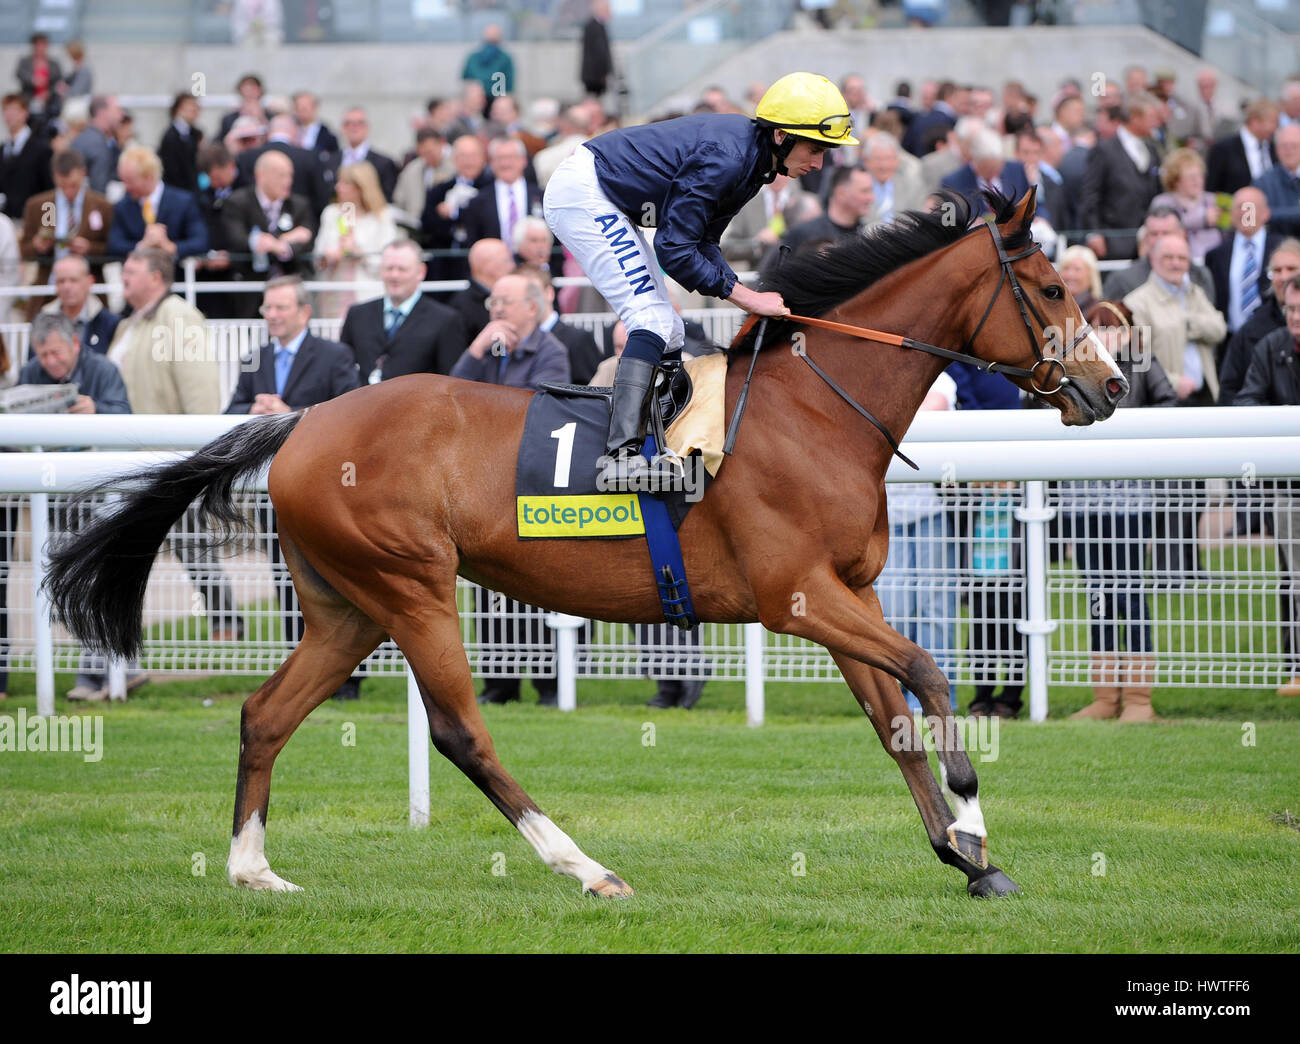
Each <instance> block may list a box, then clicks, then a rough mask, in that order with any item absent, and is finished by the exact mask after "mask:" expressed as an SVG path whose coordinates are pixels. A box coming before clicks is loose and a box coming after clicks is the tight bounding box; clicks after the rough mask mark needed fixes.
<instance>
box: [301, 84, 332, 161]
mask: <svg viewBox="0 0 1300 1044" xmlns="http://www.w3.org/2000/svg"><path fill="white" fill-rule="evenodd" d="M319 108H320V102H319V100H318V99H317V97H316V95H314V94H312V93H311V91H299V92H298V93H297V94H295V95H294V96H293V118H294V120H295V121H296V122H297V124H298V145H299V146H300V147H301V148H304V149H307V150H309V151H311V152H314V153H316V158H317V159H318V160H320V164H321V166H322V167H330V166H332V165H333V162H334V161H336V160H337V158H338V154H339V151H340V150H339V139H338V138H337V137H335V135H334V132H333V131H332V130H330V129H329V128H328V127H327V126H325V124H323V123H321V121H320V115H319Z"/></svg>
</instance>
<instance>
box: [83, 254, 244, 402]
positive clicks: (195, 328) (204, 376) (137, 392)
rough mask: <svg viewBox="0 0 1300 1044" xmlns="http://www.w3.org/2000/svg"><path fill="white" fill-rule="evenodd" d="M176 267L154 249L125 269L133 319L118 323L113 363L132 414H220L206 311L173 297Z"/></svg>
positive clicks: (111, 350)
mask: <svg viewBox="0 0 1300 1044" xmlns="http://www.w3.org/2000/svg"><path fill="white" fill-rule="evenodd" d="M174 272H175V266H174V264H173V262H172V259H171V257H170V256H169V255H167V254H166V253H164V252H163V251H162V250H158V249H155V248H153V247H145V248H141V249H139V250H134V251H132V252H131V254H130V256H128V257H127V259H126V261H125V262H124V263H123V265H122V296H123V297H124V298H126V302H127V304H129V305H130V306H131V309H132V313H131V315H130V316H129V317H128V318H126V319H123V320H122V322H121V323H119V324H118V327H117V333H116V335H115V336H114V337H113V343H112V345H111V346H110V347H109V349H108V357H109V359H110V360H111V361H112V362H114V363H115V364H117V367H118V368H119V369H120V370H121V371H122V379H123V380H124V381H125V382H126V392H127V395H128V396H130V399H131V412H132V413H220V412H221V407H222V402H221V385H220V379H219V372H218V371H219V364H218V362H217V360H216V357H215V356H214V354H213V353H212V352H211V351H209V348H208V340H207V332H206V330H205V328H204V320H203V313H202V312H200V311H199V310H198V309H197V308H195V307H194V306H193V305H190V304H188V303H186V302H185V300H184V299H182V298H180V297H177V296H175V295H174V294H173V293H172V290H171V288H172V279H173V276H174Z"/></svg>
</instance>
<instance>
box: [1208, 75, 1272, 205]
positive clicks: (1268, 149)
mask: <svg viewBox="0 0 1300 1044" xmlns="http://www.w3.org/2000/svg"><path fill="white" fill-rule="evenodd" d="M1277 119H1278V107H1277V103H1276V102H1274V101H1270V100H1269V99H1268V98H1261V99H1259V100H1258V101H1254V102H1251V103H1250V105H1248V106H1247V107H1246V122H1245V124H1244V125H1243V126H1242V127H1241V129H1240V130H1239V131H1237V133H1236V134H1229V135H1228V136H1227V137H1226V138H1220V139H1219V140H1218V141H1216V142H1215V143H1214V144H1213V145H1211V146H1210V154H1209V156H1208V157H1206V161H1205V191H1206V192H1236V191H1237V189H1239V188H1242V187H1244V186H1246V185H1249V184H1250V183H1251V182H1252V181H1254V180H1256V179H1257V178H1261V177H1263V176H1264V174H1265V172H1266V171H1268V169H1269V168H1270V167H1272V166H1273V163H1274V160H1275V158H1274V156H1273V140H1272V139H1273V134H1274V133H1275V132H1276V131H1277Z"/></svg>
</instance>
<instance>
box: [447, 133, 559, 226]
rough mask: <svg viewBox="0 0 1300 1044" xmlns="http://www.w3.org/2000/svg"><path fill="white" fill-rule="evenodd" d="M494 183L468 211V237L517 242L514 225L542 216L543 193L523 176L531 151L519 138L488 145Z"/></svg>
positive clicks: (465, 223) (494, 141) (497, 140)
mask: <svg viewBox="0 0 1300 1044" xmlns="http://www.w3.org/2000/svg"><path fill="white" fill-rule="evenodd" d="M488 164H489V165H490V167H491V169H492V183H491V184H490V185H489V186H488V187H487V188H485V189H483V191H482V192H480V193H479V194H478V195H477V196H475V197H474V199H473V200H471V201H470V203H469V205H468V206H467V207H466V208H465V212H464V214H463V215H462V218H463V221H464V225H465V238H466V240H467V241H468V243H469V245H470V246H473V245H474V244H475V243H477V242H478V241H479V240H480V239H500V240H502V241H503V242H506V243H512V242H514V233H515V225H516V224H518V223H519V221H520V220H522V219H523V218H525V217H528V216H529V215H530V214H531V215H533V216H534V217H541V214H542V190H541V189H539V188H538V187H537V185H536V184H535V183H534V182H531V181H528V180H527V179H526V178H525V177H524V168H525V167H526V166H527V165H528V151H527V149H526V148H525V147H524V143H523V142H522V141H519V140H518V139H516V138H504V137H503V138H493V139H492V141H491V142H490V143H489V144H488Z"/></svg>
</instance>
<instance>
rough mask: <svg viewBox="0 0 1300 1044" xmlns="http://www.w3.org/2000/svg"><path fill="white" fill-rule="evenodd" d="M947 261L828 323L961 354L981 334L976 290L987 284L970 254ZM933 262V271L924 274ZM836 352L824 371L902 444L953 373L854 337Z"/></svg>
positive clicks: (875, 290)
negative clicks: (938, 384) (940, 382)
mask: <svg viewBox="0 0 1300 1044" xmlns="http://www.w3.org/2000/svg"><path fill="white" fill-rule="evenodd" d="M943 253H944V255H945V256H943V257H942V259H939V263H937V264H935V263H933V262H934V261H936V258H935V257H933V256H931V257H930V258H922V259H921V260H920V261H918V262H913V263H912V264H910V265H907V266H905V267H904V268H901V269H899V270H898V271H896V272H891V273H890V274H889V275H888V276H886V277H885V278H883V279H881V280H880V281H879V282H877V283H875V284H874V285H872V286H871V287H869V288H868V289H867V290H866V291H864V292H863V293H861V294H859V295H858V296H857V297H854V298H852V299H851V300H849V301H846V302H845V303H844V304H842V305H840V306H838V307H837V308H835V309H833V310H832V311H831V312H830V313H828V315H827V318H828V319H833V320H835V321H836V322H842V323H848V324H849V325H851V326H859V327H866V328H868V329H871V330H879V331H881V332H883V333H896V334H902V335H903V336H905V337H910V338H912V339H913V340H915V341H923V342H925V343H927V344H932V345H935V346H937V347H939V348H949V349H952V350H954V351H961V350H962V349H963V347H964V345H965V343H966V339H967V337H968V336H969V333H970V330H971V329H972V328H973V325H972V324H973V322H974V319H973V318H972V308H978V307H982V305H981V304H980V303H979V302H978V301H977V298H978V297H979V294H978V293H977V290H976V288H977V287H978V285H979V283H980V281H981V279H982V276H981V275H980V273H979V271H978V269H977V267H976V266H974V265H969V264H966V263H965V256H964V255H965V253H966V252H965V251H963V250H960V249H959V248H958V246H955V247H952V248H949V249H948V250H946V251H944V252H943ZM927 261H930V262H931V264H930V266H929V267H928V268H926V267H923V266H925V264H926V262H927ZM830 345H832V347H830V348H829V350H828V351H826V352H825V357H826V358H827V359H828V360H830V361H831V365H830V366H828V365H827V363H826V362H824V361H823V360H822V359H821V358H818V359H817V362H818V364H819V365H820V366H821V367H822V368H823V369H825V370H826V371H827V372H828V373H830V374H831V375H832V376H833V377H834V378H835V380H836V381H837V382H839V383H840V384H841V385H842V386H843V387H844V388H845V390H846V391H848V392H849V394H850V395H852V396H853V397H854V398H855V399H857V400H858V402H860V403H861V404H862V405H863V406H864V407H865V408H866V409H867V410H869V411H870V412H871V413H873V414H874V415H875V416H876V418H877V419H878V420H879V421H880V422H881V423H882V424H884V425H885V427H886V428H888V429H889V431H890V434H892V435H893V436H894V438H895V439H899V440H901V439H902V437H903V434H904V433H905V432H906V431H907V429H908V427H909V425H911V423H912V418H913V417H915V416H916V412H917V410H918V409H919V408H920V406H921V403H922V402H923V401H925V397H926V395H927V394H928V393H929V391H930V386H931V385H932V384H934V381H935V378H937V377H938V376H939V374H940V373H941V372H942V371H943V369H944V368H945V367H946V366H947V365H948V360H946V359H943V358H941V357H939V356H937V355H931V354H930V353H929V352H924V351H920V350H918V349H915V348H895V347H893V346H891V345H883V344H878V343H877V344H869V343H867V342H864V341H860V340H856V339H853V340H850V339H849V338H847V337H839V338H835V339H834V340H833V341H830ZM841 374H843V375H844V378H845V379H844V380H841V379H840V376H841Z"/></svg>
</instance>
